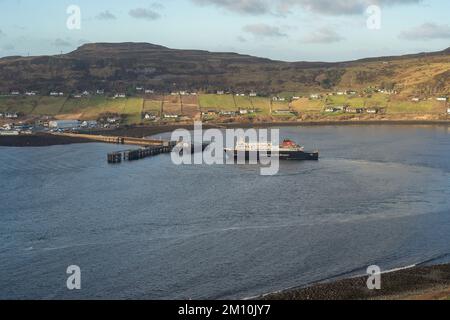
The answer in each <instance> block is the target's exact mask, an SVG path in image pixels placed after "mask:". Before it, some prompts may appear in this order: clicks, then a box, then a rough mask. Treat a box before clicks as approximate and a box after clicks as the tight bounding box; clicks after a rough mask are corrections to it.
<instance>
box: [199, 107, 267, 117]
mask: <svg viewBox="0 0 450 320" xmlns="http://www.w3.org/2000/svg"><path fill="white" fill-rule="evenodd" d="M258 112H261V110H259V109H240V110H239V111H229V110H220V111H218V110H213V109H210V110H206V111H203V112H202V116H223V117H235V116H245V115H251V114H256V113H258Z"/></svg>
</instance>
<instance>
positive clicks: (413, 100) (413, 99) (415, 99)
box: [411, 98, 420, 102]
mask: <svg viewBox="0 0 450 320" xmlns="http://www.w3.org/2000/svg"><path fill="white" fill-rule="evenodd" d="M411 101H412V102H419V101H420V99H419V98H412V99H411Z"/></svg>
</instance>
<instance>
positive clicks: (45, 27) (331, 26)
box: [0, 0, 450, 61]
mask: <svg viewBox="0 0 450 320" xmlns="http://www.w3.org/2000/svg"><path fill="white" fill-rule="evenodd" d="M449 12H450V1H448V0H164V1H162V0H155V1H153V0H150V1H146V0H127V1H123V0H95V1H92V0H90V1H89V0H78V1H77V0H69V1H66V0H40V1H36V0H0V57H4V56H11V55H23V56H27V55H32V56H34V55H47V54H59V53H61V52H62V53H67V52H70V51H73V50H75V49H76V48H77V47H79V46H80V45H82V44H84V43H92V42H130V41H131V42H148V43H154V44H159V45H163V46H167V47H170V48H174V49H201V50H208V51H220V52H237V53H242V54H250V55H254V56H258V57H265V58H270V59H274V60H284V61H346V60H353V59H358V58H365V57H375V56H385V55H400V54H406V53H417V52H423V51H438V50H443V49H445V48H448V47H450V19H449V15H448V13H449Z"/></svg>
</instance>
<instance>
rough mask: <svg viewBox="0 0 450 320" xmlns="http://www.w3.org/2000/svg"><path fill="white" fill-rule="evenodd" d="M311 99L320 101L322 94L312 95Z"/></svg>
mask: <svg viewBox="0 0 450 320" xmlns="http://www.w3.org/2000/svg"><path fill="white" fill-rule="evenodd" d="M309 97H310V98H311V99H320V94H317V93H315V94H312V95H310V96H309Z"/></svg>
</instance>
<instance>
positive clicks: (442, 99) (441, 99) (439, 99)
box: [436, 97, 448, 102]
mask: <svg viewBox="0 0 450 320" xmlns="http://www.w3.org/2000/svg"><path fill="white" fill-rule="evenodd" d="M436 100H437V101H443V102H447V100H448V98H447V97H438V98H436Z"/></svg>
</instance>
